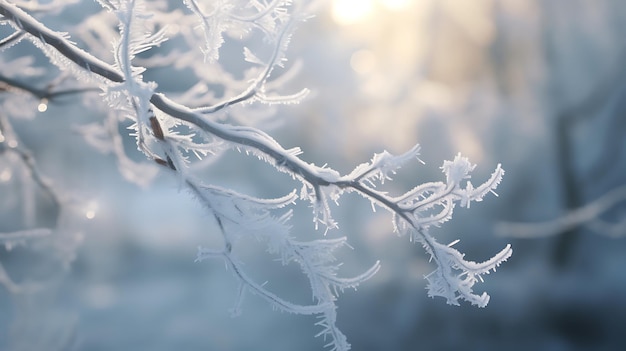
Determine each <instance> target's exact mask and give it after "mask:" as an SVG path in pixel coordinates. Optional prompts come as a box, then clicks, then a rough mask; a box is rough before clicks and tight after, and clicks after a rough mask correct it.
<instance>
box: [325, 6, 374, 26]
mask: <svg viewBox="0 0 626 351" xmlns="http://www.w3.org/2000/svg"><path fill="white" fill-rule="evenodd" d="M373 12H374V1H373V0H335V1H333V5H332V16H333V19H334V20H335V22H337V23H338V24H341V25H349V24H354V23H357V22H359V21H362V20H364V19H366V18H367V17H369V16H370V15H372V13H373Z"/></svg>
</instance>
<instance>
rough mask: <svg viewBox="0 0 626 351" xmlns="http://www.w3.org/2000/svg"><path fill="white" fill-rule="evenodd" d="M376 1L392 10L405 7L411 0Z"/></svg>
mask: <svg viewBox="0 0 626 351" xmlns="http://www.w3.org/2000/svg"><path fill="white" fill-rule="evenodd" d="M378 2H379V3H380V4H381V5H383V6H384V7H385V8H387V9H389V10H392V11H399V10H403V9H406V8H407V7H409V5H410V4H411V0H378Z"/></svg>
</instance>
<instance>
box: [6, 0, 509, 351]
mask: <svg viewBox="0 0 626 351" xmlns="http://www.w3.org/2000/svg"><path fill="white" fill-rule="evenodd" d="M101 3H102V5H103V6H104V7H105V8H106V9H107V10H109V11H111V12H113V15H114V16H115V19H116V20H117V24H118V32H117V33H116V35H117V39H116V40H115V41H114V43H113V61H114V62H113V63H111V64H109V63H106V62H105V61H104V60H101V59H100V58H98V57H96V56H95V55H92V54H90V53H87V52H86V51H84V50H81V49H80V48H78V46H77V45H76V44H74V43H73V42H71V41H70V40H69V37H68V36H67V35H65V34H62V33H57V32H54V31H52V30H50V29H48V28H47V27H46V26H45V25H44V24H42V23H40V22H39V21H37V20H36V19H35V18H33V17H32V16H30V15H28V14H27V13H25V12H24V11H22V10H20V9H19V8H17V7H15V6H14V5H12V4H10V3H9V2H7V1H6V0H0V14H1V15H2V16H3V17H4V18H5V19H7V20H9V21H10V22H11V23H12V25H13V27H14V29H15V31H16V32H15V33H23V32H27V33H29V34H31V35H32V37H31V38H30V39H31V41H32V42H33V43H34V44H35V45H37V46H38V47H40V48H41V49H42V50H43V51H44V52H45V53H46V54H47V55H49V56H50V58H51V61H52V62H53V63H55V64H56V65H58V66H59V67H60V68H61V69H66V70H69V71H71V72H75V71H76V70H77V71H80V72H76V73H75V74H76V75H77V76H81V77H83V78H86V79H87V80H89V81H91V82H94V83H97V84H98V85H99V87H100V88H101V89H102V91H103V97H104V99H105V101H106V102H107V103H108V105H109V106H110V107H111V108H112V109H113V110H114V111H116V113H117V114H119V115H120V116H122V117H123V118H126V119H128V120H130V121H132V123H133V124H132V126H131V127H130V128H129V129H131V130H132V132H131V133H132V134H131V135H132V136H134V137H135V140H136V143H137V148H138V149H139V150H140V151H142V152H143V153H144V154H145V155H146V157H147V158H148V159H150V160H152V161H154V162H155V163H156V164H157V165H159V166H161V167H162V168H163V169H164V170H167V171H168V172H170V173H173V174H175V175H176V177H177V179H178V181H179V185H180V187H181V189H186V190H187V191H189V192H190V193H191V194H192V196H193V197H195V198H196V199H197V200H198V201H199V202H200V203H201V204H202V205H203V206H204V207H205V209H206V210H207V211H208V212H209V213H210V214H211V216H212V218H213V219H214V220H215V223H216V225H217V226H218V227H219V229H220V233H221V236H222V238H223V241H224V246H223V247H220V248H217V249H216V248H200V249H199V250H198V255H197V260H198V261H201V260H204V259H208V258H219V259H222V260H224V261H225V262H226V265H227V266H228V267H229V268H230V269H231V270H232V271H233V274H234V276H235V279H236V280H237V281H238V283H239V286H240V289H239V291H238V294H237V296H238V298H237V302H236V306H235V308H234V309H233V311H235V312H238V311H239V310H240V307H241V301H242V299H243V298H244V296H245V295H246V293H252V294H253V295H257V296H259V297H261V298H262V299H264V300H265V301H267V302H268V303H269V304H270V305H272V306H273V307H274V308H276V309H278V310H281V311H287V312H291V313H297V314H307V315H308V314H314V315H317V316H318V317H319V318H320V320H319V322H318V323H317V324H318V325H319V326H320V327H321V328H322V331H321V332H320V333H319V334H318V335H320V336H323V337H324V338H327V339H328V345H327V346H329V347H331V348H332V349H333V350H340V351H345V350H348V349H349V348H350V345H349V343H348V342H347V339H346V337H345V335H344V334H343V333H342V332H341V331H340V330H339V329H338V328H337V323H336V322H337V305H336V299H337V297H338V295H339V293H340V292H342V291H343V290H344V289H346V288H356V287H357V286H358V285H359V284H361V283H363V282H364V281H366V280H368V279H369V278H371V277H372V276H373V275H374V274H375V273H376V272H377V271H378V270H379V268H380V263H379V262H375V263H374V264H373V265H372V267H371V268H369V269H367V270H366V271H365V272H363V273H362V274H359V275H357V276H355V277H352V278H342V277H339V276H338V270H339V266H340V262H338V260H337V259H336V257H335V251H336V250H338V249H339V248H341V247H343V246H345V245H347V239H346V238H338V239H318V240H311V241H308V242H302V241H299V240H296V238H294V237H293V236H292V235H291V227H290V226H289V224H288V221H289V219H290V218H291V210H290V209H288V207H290V206H293V205H294V204H295V203H296V202H297V201H298V200H301V201H305V202H308V203H309V204H310V206H311V207H312V209H313V222H314V224H315V227H316V228H317V227H319V226H322V227H323V228H324V229H326V230H329V229H336V228H337V227H338V224H337V222H336V221H335V219H334V218H333V216H332V210H331V205H332V203H333V202H335V203H336V202H337V201H338V200H339V199H340V198H341V196H342V195H343V194H344V193H346V192H356V193H358V194H359V195H361V196H362V197H363V198H365V199H366V200H368V201H370V202H371V203H372V206H373V208H375V207H376V206H378V207H381V208H384V209H386V210H387V211H389V212H390V214H391V216H392V224H393V228H394V230H395V231H396V232H397V233H398V234H401V235H406V236H408V237H409V238H410V240H411V241H417V242H419V243H420V244H422V245H423V247H424V249H425V250H426V252H427V253H428V254H429V255H430V256H431V258H432V260H433V261H434V263H435V265H436V269H435V271H434V272H432V273H431V274H429V275H427V276H426V279H427V281H428V294H429V296H441V297H444V298H446V299H447V302H448V303H449V304H454V305H458V304H459V300H461V299H464V300H467V301H469V302H471V303H472V304H475V305H478V306H480V307H484V306H485V305H486V304H487V303H488V301H489V296H488V295H487V294H486V293H482V294H480V295H477V294H475V293H474V292H473V287H474V284H475V283H476V282H477V281H479V280H482V276H483V275H484V274H486V273H489V272H490V271H492V270H495V269H496V267H497V266H498V265H500V264H501V263H502V262H503V261H505V260H506V259H508V257H510V255H511V253H512V251H511V247H510V246H509V245H507V246H506V247H505V248H504V249H503V250H502V251H500V252H499V253H497V254H496V255H494V257H492V258H491V259H489V260H487V261H485V262H482V263H476V262H472V261H468V260H465V258H464V254H462V253H460V252H459V251H457V250H456V249H454V248H453V247H452V246H453V245H454V243H456V242H454V243H452V244H449V245H443V244H440V243H438V242H437V241H436V239H435V237H434V236H433V235H432V234H431V233H430V231H429V230H430V228H431V227H432V226H439V225H440V224H442V223H444V222H446V221H447V220H449V219H450V218H451V216H452V213H453V211H454V209H455V207H456V206H457V205H460V206H461V207H467V208H469V206H470V204H471V202H474V201H482V199H483V198H484V196H486V195H487V194H489V193H490V192H491V193H493V192H494V190H495V188H496V187H497V186H498V184H499V183H500V181H501V179H502V176H503V174H504V170H503V169H502V168H501V167H500V165H498V166H497V167H496V169H495V171H494V172H493V174H492V175H491V177H489V179H487V180H486V181H485V182H483V183H482V184H480V185H478V186H474V185H473V184H472V183H471V182H470V181H469V178H470V173H471V172H472V171H473V170H474V168H475V165H473V164H471V163H470V162H469V160H468V159H467V158H465V157H462V156H461V155H460V154H459V155H457V156H456V157H455V158H454V159H453V160H451V161H445V162H444V163H443V166H442V167H441V168H442V171H443V173H444V175H445V178H446V179H445V181H440V182H429V183H424V184H421V185H418V186H416V187H415V188H413V189H411V190H409V191H407V192H405V193H402V194H399V195H397V196H393V195H390V194H388V193H387V192H384V191H381V190H379V189H378V188H377V187H378V186H379V185H381V184H383V183H384V182H385V181H391V180H392V176H393V174H394V173H395V172H396V171H397V170H398V169H399V168H400V167H402V166H403V165H404V164H405V163H407V162H409V161H414V160H416V159H417V157H418V155H419V147H418V146H415V147H414V148H412V149H410V150H409V151H407V152H406V153H404V154H402V155H398V156H394V155H392V154H390V153H388V152H383V153H380V154H376V155H374V157H373V158H372V160H371V161H370V162H366V163H363V164H361V165H359V166H358V167H356V168H355V169H354V170H353V171H352V172H351V173H349V174H346V175H341V174H340V173H339V172H337V171H335V170H333V169H330V168H327V167H325V166H323V167H320V166H316V165H314V164H311V163H308V162H306V161H304V159H303V158H302V157H301V150H300V149H299V148H292V149H285V148H284V147H283V146H282V145H280V144H279V143H278V142H277V141H276V140H274V139H273V138H272V137H271V136H270V135H269V134H267V133H266V132H264V131H262V130H260V129H258V128H254V127H251V126H247V125H235V124H227V123H225V122H224V121H223V120H221V119H220V118H217V117H216V115H218V113H224V112H226V111H227V110H228V109H227V108H228V107H230V106H233V105H242V104H243V103H252V102H259V103H261V104H266V105H271V104H275V103H283V104H285V103H293V102H298V101H299V100H300V99H302V98H303V97H304V96H305V95H306V93H307V90H306V89H303V90H301V91H300V92H298V93H296V94H291V95H287V96H280V95H273V94H268V92H267V90H268V85H269V83H268V81H269V79H270V76H271V74H272V72H273V71H274V69H275V68H276V67H280V66H283V64H284V62H285V57H284V56H285V52H286V49H287V45H288V44H289V39H290V37H291V34H292V32H293V30H294V28H295V26H296V25H297V23H298V22H300V21H302V20H304V19H305V18H307V16H308V14H307V13H306V12H305V11H303V9H304V8H306V4H307V3H308V2H307V1H305V0H302V1H285V0H274V1H256V0H252V1H244V2H241V1H228V0H220V1H216V2H213V3H212V4H211V5H212V6H211V7H208V8H204V7H203V4H201V3H200V2H199V1H196V0H188V1H185V2H184V3H185V5H186V6H187V8H188V10H189V11H191V13H192V17H185V18H195V19H196V20H197V21H199V23H200V26H201V27H202V28H203V35H204V37H205V38H204V48H203V49H202V50H203V53H204V56H205V59H207V63H204V64H205V65H207V67H212V66H210V64H214V63H215V64H218V62H217V61H218V60H219V50H220V47H221V46H222V43H223V41H224V38H223V34H224V33H225V32H226V31H227V30H229V29H238V30H241V31H243V32H247V31H254V30H256V31H259V32H260V33H261V34H262V35H263V37H264V39H265V40H266V43H267V44H268V45H269V46H270V49H271V50H270V52H271V54H270V55H269V58H268V59H265V60H263V59H261V58H259V55H258V54H257V53H256V52H253V51H252V50H250V49H248V48H244V50H243V57H244V61H245V62H247V63H249V64H251V65H253V66H252V69H251V71H250V72H251V73H247V74H248V76H247V77H248V78H250V77H252V78H251V79H250V80H249V81H248V82H247V83H246V85H245V87H244V88H243V89H238V88H237V89H235V88H234V87H229V88H232V91H238V93H233V94H232V96H231V95H229V94H225V96H226V97H225V98H223V99H222V101H221V102H217V103H213V104H202V105H201V107H190V106H186V105H184V104H181V103H178V102H176V101H175V100H176V99H175V98H172V97H168V96H166V95H165V94H164V93H162V92H160V91H159V89H158V88H159V87H158V84H157V83H156V82H151V81H146V80H145V79H144V77H143V73H144V72H145V71H146V69H147V68H146V67H143V66H141V65H140V64H142V63H143V64H146V63H150V62H153V61H155V60H151V59H141V60H135V57H136V56H137V55H139V54H141V53H144V52H149V51H150V50H151V49H152V48H153V47H155V46H159V45H160V44H161V43H163V42H165V41H166V34H165V33H166V30H165V28H166V25H167V23H166V22H164V21H163V19H164V18H167V16H163V15H162V14H160V13H159V11H154V13H152V12H150V11H148V9H147V7H146V6H147V4H148V3H146V2H144V1H141V0H129V1H124V0H111V1H101ZM181 16H186V15H181ZM14 36H15V37H17V36H21V34H19V35H18V34H14ZM189 37H191V36H186V37H185V40H188V38H189ZM48 46H51V47H53V48H54V50H50V49H49V48H48ZM52 51H54V52H52ZM190 57H192V56H185V57H183V58H181V61H185V60H192V59H190ZM156 61H159V59H158V58H157V59H156ZM187 62H190V61H187ZM203 68H204V67H203ZM207 69H209V68H207ZM216 71H218V72H223V71H220V70H219V69H216ZM199 84H200V85H198V87H199V88H198V91H199V92H201V91H202V88H203V87H206V81H201V82H199ZM109 118H111V115H109ZM116 118H117V117H116ZM108 123H110V125H109V127H108V129H104V131H103V130H102V129H101V125H99V124H98V125H89V126H87V127H85V126H84V127H82V128H79V129H78V130H79V131H81V132H82V133H84V134H85V135H86V136H87V138H88V141H89V142H90V143H91V144H95V145H101V144H100V141H101V134H103V133H105V131H107V130H108V133H114V129H115V128H114V127H115V126H117V123H118V121H117V119H116V120H111V119H109V122H108ZM90 138H91V139H90ZM114 140H117V139H114ZM113 145H114V146H110V144H108V143H107V144H106V147H102V148H103V149H106V150H107V151H109V152H111V150H114V151H113V152H115V153H119V152H120V150H119V140H118V142H116V143H114V144H113ZM116 145H117V146H116ZM227 149H235V150H239V151H242V152H245V153H246V154H250V155H252V156H255V157H257V158H259V159H260V160H262V161H264V162H266V163H268V164H269V165H271V166H273V167H274V168H275V170H276V171H278V172H281V173H284V174H287V175H288V176H290V177H291V178H293V179H295V180H297V181H299V182H300V185H299V186H300V190H299V192H298V189H293V190H292V191H291V192H289V193H288V194H287V195H285V196H283V197H279V198H277V199H259V198H255V197H252V196H248V195H244V194H240V193H237V192H235V191H233V190H230V189H224V188H222V187H219V186H216V185H212V184H207V183H206V182H204V181H202V180H199V179H197V176H196V175H195V174H194V171H193V168H192V167H191V165H192V164H193V163H194V160H192V159H191V156H192V155H195V156H196V157H197V158H198V159H200V160H202V159H206V158H209V157H214V156H216V155H219V154H221V153H222V152H223V151H224V150H227ZM148 176H149V175H147V174H146V175H145V177H148ZM298 195H299V196H298ZM250 239H255V240H257V241H259V242H262V243H264V244H265V245H266V246H267V251H268V252H269V253H270V254H272V255H276V256H278V257H279V258H280V260H281V262H282V263H283V264H284V265H287V264H290V263H296V264H298V265H299V266H300V269H301V270H302V273H303V274H304V275H306V277H307V278H308V280H309V285H310V288H311V292H312V296H313V301H314V303H313V304H312V305H300V304H295V303H292V302H289V301H287V300H285V299H283V298H281V297H280V296H279V295H278V294H276V293H275V292H272V291H270V290H269V289H266V288H265V287H264V286H263V285H260V284H258V283H256V282H254V279H253V278H252V277H251V276H249V274H248V273H247V272H246V271H245V270H244V267H243V266H242V265H241V264H240V262H239V259H238V257H237V254H236V250H235V247H237V246H238V245H240V243H241V242H242V241H249V240H250Z"/></svg>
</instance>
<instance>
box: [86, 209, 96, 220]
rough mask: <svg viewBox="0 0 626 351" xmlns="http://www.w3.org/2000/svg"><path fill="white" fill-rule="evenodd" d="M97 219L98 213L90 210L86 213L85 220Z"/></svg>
mask: <svg viewBox="0 0 626 351" xmlns="http://www.w3.org/2000/svg"><path fill="white" fill-rule="evenodd" d="M95 217H96V211H94V210H89V211H87V212H85V218H87V219H94V218H95Z"/></svg>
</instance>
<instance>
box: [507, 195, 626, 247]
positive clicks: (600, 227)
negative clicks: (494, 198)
mask: <svg viewBox="0 0 626 351" xmlns="http://www.w3.org/2000/svg"><path fill="white" fill-rule="evenodd" d="M625 201H626V186H621V187H618V188H615V189H613V190H611V191H609V192H608V193H607V194H605V195H603V196H601V197H600V198H598V199H596V200H595V201H592V202H590V203H588V204H586V205H584V206H582V207H579V208H577V209H574V210H572V211H570V212H568V213H566V214H565V215H563V216H561V217H557V218H555V219H552V220H549V221H545V222H538V223H520V222H501V223H498V224H497V225H496V227H495V231H496V233H497V234H499V235H502V236H510V237H515V238H526V239H529V238H539V237H546V236H552V235H557V234H561V233H565V232H567V231H569V230H571V229H574V228H577V227H580V226H585V227H587V228H589V229H591V230H593V231H595V232H597V233H598V234H601V235H606V236H610V237H618V236H624V235H626V217H625V218H621V219H619V220H617V221H616V222H613V223H610V222H607V221H605V220H602V219H601V218H600V217H601V215H602V214H604V213H606V212H608V211H610V210H611V209H613V208H615V206H616V205H617V204H619V203H622V202H625Z"/></svg>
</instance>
